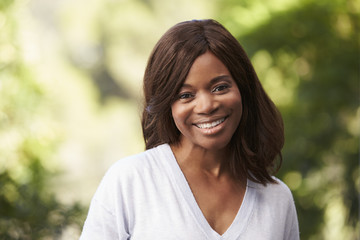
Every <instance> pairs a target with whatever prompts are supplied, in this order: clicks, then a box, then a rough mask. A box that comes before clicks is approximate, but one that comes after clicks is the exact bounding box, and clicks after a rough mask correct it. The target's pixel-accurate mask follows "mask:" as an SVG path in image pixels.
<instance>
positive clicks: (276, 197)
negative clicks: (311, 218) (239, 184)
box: [248, 177, 294, 204]
mask: <svg viewBox="0 0 360 240" xmlns="http://www.w3.org/2000/svg"><path fill="white" fill-rule="evenodd" d="M273 179H274V180H275V183H268V184H266V186H264V185H262V184H259V183H255V182H252V181H248V187H249V188H252V189H254V190H255V191H256V193H257V195H258V196H259V197H260V200H264V201H265V200H266V201H274V202H278V203H282V204H284V203H288V204H293V202H294V200H293V196H292V193H291V190H290V189H289V187H288V186H287V185H286V184H285V183H284V182H282V181H281V180H280V179H278V178H276V177H273Z"/></svg>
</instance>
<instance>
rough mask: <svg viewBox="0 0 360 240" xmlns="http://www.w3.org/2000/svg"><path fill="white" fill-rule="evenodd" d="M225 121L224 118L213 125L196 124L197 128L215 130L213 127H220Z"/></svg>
mask: <svg viewBox="0 0 360 240" xmlns="http://www.w3.org/2000/svg"><path fill="white" fill-rule="evenodd" d="M224 121H225V118H222V119H219V120H217V121H215V122H212V123H199V124H196V126H197V127H198V128H213V127H216V126H217V125H219V124H220V123H222V122H224Z"/></svg>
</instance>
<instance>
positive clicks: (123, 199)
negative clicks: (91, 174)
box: [80, 144, 299, 240]
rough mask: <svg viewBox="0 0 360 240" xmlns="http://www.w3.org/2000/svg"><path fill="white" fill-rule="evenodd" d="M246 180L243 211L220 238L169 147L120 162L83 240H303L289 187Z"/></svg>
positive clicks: (93, 207) (96, 201) (101, 190)
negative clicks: (204, 213)
mask: <svg viewBox="0 0 360 240" xmlns="http://www.w3.org/2000/svg"><path fill="white" fill-rule="evenodd" d="M274 179H275V180H276V181H277V184H267V185H266V186H263V185H261V184H258V183H255V182H253V181H250V180H248V181H247V187H246V192H245V195H244V199H243V202H242V205H241V207H240V209H239V210H238V213H237V215H236V217H235V219H234V220H233V222H232V224H231V225H230V227H229V228H228V229H227V231H226V232H225V233H224V234H222V235H220V234H218V233H217V232H216V231H215V230H213V229H212V228H211V226H210V224H209V223H208V222H207V220H206V218H205V217H204V215H203V214H202V212H201V210H200V207H199V206H198V204H197V202H196V200H195V197H194V195H193V193H192V192H191V189H190V187H189V184H188V183H187V181H186V178H185V176H184V174H183V173H182V171H181V169H180V167H179V165H178V163H177V161H176V159H175V157H174V155H173V152H172V150H171V148H170V146H169V145H168V144H163V145H160V146H158V147H155V148H153V149H150V150H147V151H145V152H142V153H140V154H137V155H134V156H130V157H127V158H124V159H121V160H119V161H117V162H116V163H115V164H114V165H113V166H112V167H111V168H110V169H109V170H108V171H107V173H106V174H105V176H104V178H103V179H102V181H101V183H100V185H99V187H98V189H97V191H96V193H95V195H94V197H93V199H92V201H91V204H90V209H89V212H88V216H87V219H86V221H85V224H84V227H83V231H82V234H81V237H80V239H81V240H88V239H91V240H92V239H94V240H97V239H99V240H100V239H101V240H110V239H111V240H115V239H119V240H124V239H131V240H154V239H157V240H175V239H176V240H179V239H181V240H183V239H185V240H192V239H193V240H242V239H251V240H257V239H259V240H281V239H284V240H298V239H299V227H298V220H297V215H296V209H295V204H294V201H293V197H292V194H291V192H290V190H289V188H288V187H287V186H286V185H285V184H284V183H283V182H281V181H280V180H279V179H276V178H274Z"/></svg>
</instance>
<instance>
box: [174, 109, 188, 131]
mask: <svg viewBox="0 0 360 240" xmlns="http://www.w3.org/2000/svg"><path fill="white" fill-rule="evenodd" d="M171 114H172V118H173V119H174V123H175V125H176V127H177V128H178V129H179V130H180V128H181V125H182V124H183V122H184V120H185V116H184V115H185V113H184V110H183V107H181V106H180V105H179V104H177V103H174V104H173V105H172V106H171Z"/></svg>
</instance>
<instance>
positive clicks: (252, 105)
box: [81, 20, 299, 240]
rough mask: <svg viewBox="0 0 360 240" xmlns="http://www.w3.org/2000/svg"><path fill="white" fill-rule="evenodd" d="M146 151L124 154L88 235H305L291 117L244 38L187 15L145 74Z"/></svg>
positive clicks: (103, 189) (107, 180) (104, 187)
mask: <svg viewBox="0 0 360 240" xmlns="http://www.w3.org/2000/svg"><path fill="white" fill-rule="evenodd" d="M144 95H145V106H144V111H143V118H142V127H143V135H144V139H145V143H146V149H147V150H146V151H145V152H143V153H140V154H138V155H135V156H131V157H128V158H125V159H122V160H120V161H118V162H117V163H116V164H114V166H112V167H111V169H110V170H109V171H108V172H107V174H106V175H105V177H104V179H103V180H102V182H101V184H100V186H99V188H98V190H97V192H96V194H95V196H94V197H93V200H92V203H91V206H90V210H89V214H88V217H87V220H86V222H85V225H84V229H83V233H82V236H81V239H142V240H144V239H166V240H169V239H196V240H197V239H214V240H215V239H262V240H263V239H274V240H279V239H291V240H292V239H299V230H298V221H297V216H296V210H295V206H294V202H293V198H292V195H291V192H290V191H289V189H288V188H287V187H286V185H285V184H284V183H282V182H281V181H280V180H278V179H276V178H275V177H273V176H272V174H273V173H275V172H276V171H277V170H278V168H279V167H280V165H281V160H282V159H281V152H280V151H281V149H282V147H283V143H284V131H283V123H282V119H281V116H280V114H279V112H278V111H277V109H276V107H275V105H274V104H273V102H272V101H271V100H270V99H269V97H268V96H267V95H266V93H265V92H264V90H263V88H262V86H261V84H260V82H259V80H258V78H257V76H256V73H255V71H254V69H253V66H252V64H251V62H250V60H249V58H248V57H247V55H246V53H245V51H244V50H243V49H242V47H241V46H240V45H239V43H238V42H237V40H236V39H235V38H234V37H233V36H232V35H231V34H230V33H229V32H228V31H227V30H226V29H225V28H224V27H223V26H221V25H220V24H219V23H217V22H216V21H214V20H201V21H197V20H196V21H195V20H194V21H188V22H182V23H179V24H177V25H175V26H174V27H172V28H171V29H170V30H168V31H167V32H166V33H165V34H164V36H163V37H162V38H161V39H160V40H159V42H158V43H157V44H156V46H155V48H154V50H153V52H152V54H151V56H150V58H149V61H148V65H147V68H146V71H145V75H144Z"/></svg>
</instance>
